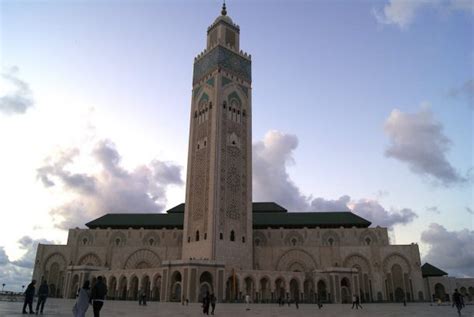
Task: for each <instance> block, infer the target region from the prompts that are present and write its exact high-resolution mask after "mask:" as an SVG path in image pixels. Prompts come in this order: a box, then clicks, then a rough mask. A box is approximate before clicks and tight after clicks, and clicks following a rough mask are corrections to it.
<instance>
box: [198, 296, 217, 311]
mask: <svg viewBox="0 0 474 317" xmlns="http://www.w3.org/2000/svg"><path fill="white" fill-rule="evenodd" d="M216 302H217V298H216V296H215V295H214V293H211V294H209V292H206V295H205V296H204V297H203V298H202V312H203V313H204V314H205V315H209V307H211V308H212V310H211V315H214V310H215V309H216Z"/></svg>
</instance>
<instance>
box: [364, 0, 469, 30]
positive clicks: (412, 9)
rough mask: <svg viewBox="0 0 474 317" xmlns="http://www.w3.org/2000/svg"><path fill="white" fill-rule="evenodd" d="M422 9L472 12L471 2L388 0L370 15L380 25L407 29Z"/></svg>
mask: <svg viewBox="0 0 474 317" xmlns="http://www.w3.org/2000/svg"><path fill="white" fill-rule="evenodd" d="M423 9H436V10H438V11H441V12H446V13H449V12H453V11H466V12H471V13H473V12H474V4H473V2H472V1H471V0H389V1H388V3H386V4H385V6H384V7H383V8H380V9H375V8H374V9H373V10H372V13H373V15H374V16H375V18H376V20H377V22H378V23H380V24H389V25H396V26H398V27H400V28H401V29H406V28H408V27H409V26H410V25H411V24H412V23H413V22H414V21H415V19H416V16H417V15H418V14H419V13H420V11H421V10H423Z"/></svg>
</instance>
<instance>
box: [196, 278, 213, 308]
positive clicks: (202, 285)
mask: <svg viewBox="0 0 474 317" xmlns="http://www.w3.org/2000/svg"><path fill="white" fill-rule="evenodd" d="M213 285H214V284H213V278H212V274H211V273H209V272H208V271H204V272H202V273H201V276H200V277H199V297H198V300H199V302H201V301H202V299H203V298H204V296H206V294H207V293H209V294H211V293H213V292H214V287H213Z"/></svg>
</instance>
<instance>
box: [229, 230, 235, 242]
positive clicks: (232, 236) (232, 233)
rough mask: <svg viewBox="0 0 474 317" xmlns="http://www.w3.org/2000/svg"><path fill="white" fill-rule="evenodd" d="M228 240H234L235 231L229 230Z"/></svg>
mask: <svg viewBox="0 0 474 317" xmlns="http://www.w3.org/2000/svg"><path fill="white" fill-rule="evenodd" d="M230 241H235V233H234V230H232V231H231V232H230Z"/></svg>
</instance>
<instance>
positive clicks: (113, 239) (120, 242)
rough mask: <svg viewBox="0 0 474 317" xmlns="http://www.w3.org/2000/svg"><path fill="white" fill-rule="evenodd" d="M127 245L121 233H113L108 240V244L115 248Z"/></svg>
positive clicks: (125, 238)
mask: <svg viewBox="0 0 474 317" xmlns="http://www.w3.org/2000/svg"><path fill="white" fill-rule="evenodd" d="M126 243H127V237H126V236H125V234H124V233H123V232H122V231H114V232H113V233H112V235H111V236H110V239H109V244H110V245H112V246H115V247H123V246H124V245H125V244H126Z"/></svg>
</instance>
